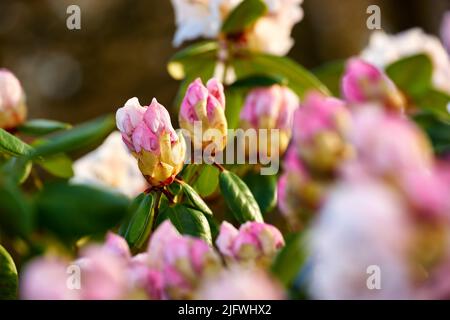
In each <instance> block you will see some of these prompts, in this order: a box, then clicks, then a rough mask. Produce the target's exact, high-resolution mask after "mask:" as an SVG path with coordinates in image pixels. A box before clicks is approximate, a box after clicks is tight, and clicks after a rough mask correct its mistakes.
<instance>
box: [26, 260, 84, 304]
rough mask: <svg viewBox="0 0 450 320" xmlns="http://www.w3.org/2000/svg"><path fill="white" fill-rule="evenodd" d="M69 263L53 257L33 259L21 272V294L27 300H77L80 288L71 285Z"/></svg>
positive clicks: (79, 296)
mask: <svg viewBox="0 0 450 320" xmlns="http://www.w3.org/2000/svg"><path fill="white" fill-rule="evenodd" d="M69 265H70V264H69V263H68V262H67V261H65V260H61V259H58V258H53V257H43V258H37V259H35V260H33V261H31V262H30V263H29V264H28V265H27V266H26V267H25V269H24V270H23V272H22V274H21V277H20V279H21V283H20V296H21V298H22V299H26V300H77V299H80V298H81V295H80V290H77V289H76V287H69V285H68V283H69V281H68V280H69V276H70V274H69V273H68V272H67V270H68V267H69Z"/></svg>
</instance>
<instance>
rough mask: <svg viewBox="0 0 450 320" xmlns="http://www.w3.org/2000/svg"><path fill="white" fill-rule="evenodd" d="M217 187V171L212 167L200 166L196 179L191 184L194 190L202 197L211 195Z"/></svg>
mask: <svg viewBox="0 0 450 320" xmlns="http://www.w3.org/2000/svg"><path fill="white" fill-rule="evenodd" d="M218 186H219V170H218V169H217V168H215V167H214V166H210V165H206V164H205V165H201V168H200V173H199V175H198V178H197V179H195V181H194V183H193V187H194V189H195V190H196V191H197V192H198V194H200V195H201V196H202V197H208V196H210V195H211V194H213V193H214V192H215V191H216V190H217V187H218Z"/></svg>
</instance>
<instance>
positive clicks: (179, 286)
mask: <svg viewBox="0 0 450 320" xmlns="http://www.w3.org/2000/svg"><path fill="white" fill-rule="evenodd" d="M171 229H172V230H171ZM166 232H167V234H166ZM175 233H178V232H177V231H176V229H175V228H174V227H173V225H172V224H171V223H170V222H169V221H166V222H164V223H163V224H162V225H161V226H160V227H159V228H158V229H157V230H156V231H155V233H154V234H153V236H152V238H151V239H150V243H149V248H148V252H149V255H151V256H150V257H152V258H153V259H157V261H154V260H153V259H152V260H151V261H150V263H154V264H155V265H156V266H158V267H159V268H160V270H161V272H162V274H163V277H164V285H165V290H166V293H167V294H168V296H169V297H171V298H174V299H182V298H191V297H192V294H193V292H194V290H195V288H196V287H197V286H198V284H199V282H200V280H201V279H204V278H207V277H209V276H211V275H213V274H216V273H217V272H218V271H219V270H220V269H221V261H220V258H219V256H218V255H217V253H216V252H215V251H214V249H213V248H212V247H210V246H209V245H208V244H207V243H206V242H204V241H203V240H201V239H198V238H193V237H190V236H181V235H179V234H178V235H177V236H174V234H175ZM166 237H167V238H166ZM153 250H156V251H158V252H159V253H160V255H157V256H156V255H154V252H152V251H153Z"/></svg>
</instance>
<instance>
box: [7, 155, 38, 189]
mask: <svg viewBox="0 0 450 320" xmlns="http://www.w3.org/2000/svg"><path fill="white" fill-rule="evenodd" d="M32 167H33V163H32V162H31V161H30V160H28V159H26V158H21V157H19V158H16V157H12V158H10V159H9V160H8V161H6V163H4V164H3V165H2V167H1V170H0V174H1V175H3V176H4V177H6V178H10V179H11V180H12V181H13V182H14V183H17V184H22V183H24V182H25V180H27V178H28V177H29V175H30V173H31V169H32Z"/></svg>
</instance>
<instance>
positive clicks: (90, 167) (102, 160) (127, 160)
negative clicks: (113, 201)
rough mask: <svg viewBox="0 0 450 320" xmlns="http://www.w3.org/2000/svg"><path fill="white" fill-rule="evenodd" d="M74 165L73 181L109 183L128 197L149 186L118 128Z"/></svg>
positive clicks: (106, 185) (108, 184)
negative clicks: (117, 130)
mask: <svg viewBox="0 0 450 320" xmlns="http://www.w3.org/2000/svg"><path fill="white" fill-rule="evenodd" d="M73 169H74V172H75V175H74V177H73V178H72V182H73V183H80V184H81V183H82V184H92V185H99V186H103V187H110V188H113V189H115V190H117V191H119V192H121V193H123V194H125V195H127V196H129V197H134V196H136V195H138V194H139V193H141V192H143V191H144V190H145V189H146V187H147V183H146V181H145V179H144V178H143V176H142V174H141V172H140V170H139V168H138V165H137V163H136V160H135V159H134V157H133V156H132V155H131V154H130V152H129V151H128V149H127V147H126V146H125V144H124V143H123V141H122V136H121V134H120V133H119V132H113V133H112V134H111V135H110V136H109V137H108V138H107V139H106V140H105V142H104V143H103V144H102V145H101V146H100V147H99V148H98V149H96V150H94V151H92V152H91V153H89V154H87V155H86V156H84V157H83V158H81V159H79V160H78V161H76V162H75V163H74V165H73Z"/></svg>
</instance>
